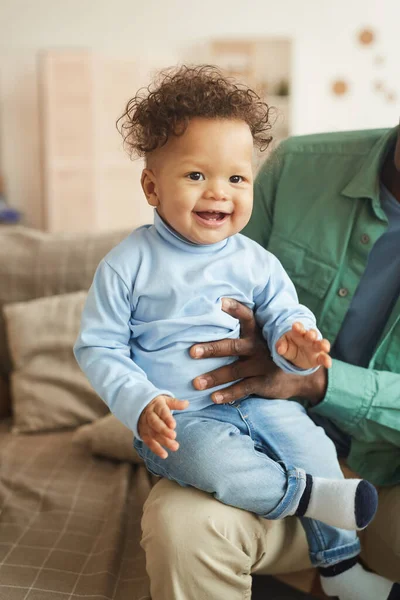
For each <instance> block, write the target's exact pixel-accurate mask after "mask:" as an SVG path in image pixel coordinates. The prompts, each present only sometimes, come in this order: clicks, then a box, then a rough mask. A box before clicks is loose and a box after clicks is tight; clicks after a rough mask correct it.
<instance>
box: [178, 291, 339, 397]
mask: <svg viewBox="0 0 400 600" xmlns="http://www.w3.org/2000/svg"><path fill="white" fill-rule="evenodd" d="M222 308H223V310H224V311H225V312H227V313H228V314H230V315H231V316H232V317H235V318H236V319H239V321H240V335H241V337H240V338H239V339H235V340H232V339H227V340H219V341H217V342H207V343H205V344H195V345H194V346H192V348H191V349H190V355H191V357H192V358H197V359H198V358H210V357H215V356H237V357H239V358H238V360H237V361H236V362H234V363H231V364H230V365H227V366H225V367H221V368H219V369H216V370H215V371H210V372H209V373H205V374H204V375H200V376H199V377H196V379H194V381H193V385H194V387H195V388H196V389H198V390H204V389H208V388H213V387H215V386H217V385H221V384H223V383H229V382H231V381H235V380H236V379H242V381H239V382H238V383H235V384H234V385H231V386H229V387H226V388H224V389H222V390H218V391H217V392H214V393H213V394H212V396H211V397H212V399H213V401H214V402H216V403H217V404H220V403H227V402H232V401H234V400H238V399H239V398H243V397H244V396H248V395H250V394H254V395H257V396H261V397H262V398H282V399H286V398H292V397H294V396H296V397H299V398H306V399H307V400H309V402H311V404H318V402H320V401H321V400H322V399H323V398H324V396H325V392H326V386H327V380H328V379H327V372H326V369H325V368H324V367H321V368H320V369H318V371H316V372H315V373H313V374H311V375H307V376H302V375H288V374H287V373H284V372H283V371H282V370H281V369H279V368H278V367H277V366H276V365H275V363H274V362H273V360H272V359H271V355H270V352H269V350H268V347H267V344H266V342H265V341H264V339H263V338H262V336H261V332H260V330H259V328H258V326H257V323H256V321H255V318H254V315H253V312H252V310H250V309H249V308H247V307H246V306H244V305H243V304H240V302H237V301H236V300H232V299H231V298H223V300H222Z"/></svg>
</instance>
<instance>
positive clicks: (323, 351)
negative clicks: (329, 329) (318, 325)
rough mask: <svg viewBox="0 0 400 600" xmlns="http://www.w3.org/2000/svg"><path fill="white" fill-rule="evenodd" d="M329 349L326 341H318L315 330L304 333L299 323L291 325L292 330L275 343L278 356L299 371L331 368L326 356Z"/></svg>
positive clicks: (304, 330) (329, 359)
mask: <svg viewBox="0 0 400 600" xmlns="http://www.w3.org/2000/svg"><path fill="white" fill-rule="evenodd" d="M330 349H331V345H330V343H329V342H328V340H325V339H323V340H319V339H318V332H317V330H316V329H309V330H308V331H306V329H305V328H304V326H303V325H302V324H301V323H293V325H292V329H291V330H290V331H287V332H286V333H285V334H284V335H283V336H282V337H280V338H279V340H278V341H277V342H276V351H277V352H278V354H279V355H280V356H282V357H283V358H285V359H286V360H288V361H289V362H291V363H292V364H294V365H295V366H296V367H299V368H300V369H314V368H315V367H320V366H321V367H325V368H326V369H329V368H330V367H331V366H332V359H331V357H330V356H329V354H328V352H329V351H330Z"/></svg>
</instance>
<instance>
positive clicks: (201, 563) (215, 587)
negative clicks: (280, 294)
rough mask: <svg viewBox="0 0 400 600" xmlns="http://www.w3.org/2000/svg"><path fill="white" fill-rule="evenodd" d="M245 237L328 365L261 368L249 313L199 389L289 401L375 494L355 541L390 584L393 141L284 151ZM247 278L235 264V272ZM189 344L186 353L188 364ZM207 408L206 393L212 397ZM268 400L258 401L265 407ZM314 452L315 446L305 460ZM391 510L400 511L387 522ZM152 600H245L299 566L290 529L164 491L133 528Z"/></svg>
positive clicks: (299, 541) (399, 281) (399, 536)
mask: <svg viewBox="0 0 400 600" xmlns="http://www.w3.org/2000/svg"><path fill="white" fill-rule="evenodd" d="M245 233H246V234H247V235H249V237H252V238H253V239H255V240H256V241H258V242H259V243H261V244H262V245H263V246H264V247H266V248H268V249H269V250H271V251H272V252H273V253H274V254H275V255H276V256H278V257H279V258H280V260H281V262H282V263H283V266H284V267H285V269H286V270H287V271H288V274H289V276H290V277H291V279H292V280H293V281H294V283H295V285H296V288H297V291H298V294H299V299H300V302H302V303H303V304H306V305H307V306H308V307H309V308H310V309H311V310H312V311H313V312H314V313H315V314H316V317H317V322H318V325H319V328H320V329H321V331H322V333H323V335H324V336H325V337H327V338H328V339H330V340H331V342H332V343H333V353H332V356H333V358H334V360H333V366H332V369H331V370H330V371H329V373H327V372H326V370H325V369H319V371H317V372H316V373H315V374H314V375H311V376H310V377H307V378H300V377H297V376H293V375H290V376H288V375H285V374H283V373H282V372H281V371H279V370H278V369H277V368H276V367H275V366H274V365H273V364H272V363H271V361H270V358H269V357H268V356H267V354H266V351H265V346H264V344H263V343H262V342H260V340H259V337H258V334H257V328H256V325H255V323H254V320H253V318H252V315H251V314H249V311H248V310H247V309H246V308H245V307H242V306H240V305H238V304H237V303H235V302H229V301H227V302H226V310H227V311H228V312H230V313H231V314H232V315H234V316H237V317H238V318H240V319H241V324H242V339H241V340H236V341H235V342H232V341H222V342H215V343H212V344H205V345H203V346H202V348H203V351H204V352H203V354H202V355H200V354H197V358H200V357H203V358H206V357H207V356H210V355H216V354H220V355H227V354H235V355H238V356H240V357H241V359H240V360H239V361H238V362H237V363H234V364H233V365H230V366H228V367H224V368H223V369H221V370H219V371H216V372H214V373H211V374H210V373H208V374H206V375H205V376H203V378H197V381H195V382H194V384H195V386H196V387H201V385H202V382H201V381H200V379H205V380H206V383H205V385H204V384H203V388H204V387H210V388H211V387H214V386H215V385H218V384H220V383H225V382H228V381H234V380H237V379H240V378H243V381H241V382H239V383H237V384H234V385H233V386H232V387H231V388H225V389H224V390H222V391H221V392H220V393H222V394H223V398H222V400H221V401H222V402H230V401H232V400H235V399H239V398H241V397H243V396H245V395H249V394H253V393H254V394H257V395H259V396H260V395H261V396H263V397H266V398H268V397H272V398H282V399H284V398H291V397H297V398H299V399H302V400H303V401H305V402H306V403H307V404H308V405H309V407H310V414H311V415H312V416H313V418H315V420H316V421H317V422H320V423H322V422H323V424H324V426H325V427H326V430H327V432H328V434H329V435H331V437H332V438H333V439H334V441H335V442H336V444H337V447H338V451H339V453H340V454H342V455H343V456H345V457H346V458H347V463H348V465H349V466H350V468H351V469H353V470H354V471H355V472H357V474H358V475H361V476H362V477H365V478H367V479H369V480H370V481H372V482H373V483H375V484H376V485H378V486H384V487H381V488H380V511H379V513H378V516H377V518H376V519H375V521H374V523H373V524H372V525H371V526H370V527H369V528H368V529H367V530H366V532H365V534H364V537H363V540H362V543H363V547H364V553H365V559H366V560H367V563H368V565H369V566H370V567H371V568H372V569H374V570H377V571H378V572H380V573H381V574H382V575H385V576H387V577H389V578H391V579H392V580H396V579H398V573H399V572H400V547H399V540H400V517H399V511H398V508H399V506H400V486H399V483H400V362H399V360H398V353H399V351H400V299H399V293H400V277H399V273H400V132H399V130H398V129H395V130H392V131H388V130H376V131H361V132H347V133H334V134H326V135H314V136H305V137H299V138H293V139H290V140H287V141H286V142H284V143H283V144H282V145H281V146H280V148H279V149H278V151H277V152H276V153H275V155H274V156H273V157H272V158H271V159H270V160H269V161H267V163H266V164H265V165H264V167H263V168H262V170H261V172H260V174H259V176H258V178H257V181H256V184H255V203H254V211H253V216H252V219H251V221H250V223H249V225H248V226H247V228H246V230H245ZM244 268H245V265H244ZM198 349H199V346H197V347H194V348H192V356H193V357H196V350H198ZM213 398H214V400H216V395H214V396H213ZM267 401H268V400H266V402H267ZM310 452H318V448H310ZM396 507H397V510H396ZM143 547H144V549H145V551H146V555H147V568H148V572H149V575H150V579H151V585H152V587H151V590H152V597H153V600H164V599H168V600H171V599H172V598H174V599H177V600H190V599H192V598H193V599H196V600H206V599H214V598H215V599H216V600H217V599H221V598H229V599H230V600H236V599H237V600H239V599H243V598H249V597H250V587H251V573H283V572H288V571H297V570H301V569H302V568H304V567H307V566H309V563H308V559H307V546H306V543H305V539H304V535H303V532H302V530H301V527H300V525H299V522H298V521H297V520H296V519H292V518H288V519H285V520H283V521H275V522H268V521H266V520H263V519H259V518H258V517H256V516H255V515H252V514H250V513H246V512H244V511H239V510H237V509H234V508H232V507H227V506H225V505H222V504H221V503H219V502H217V501H216V500H214V499H213V498H211V497H209V496H207V495H205V494H203V493H201V492H199V491H197V490H194V489H187V488H185V489H184V488H180V487H179V486H177V485H174V484H172V483H171V482H168V481H164V480H162V481H161V482H159V483H158V484H157V485H156V486H155V488H154V489H153V491H152V492H151V494H150V496H149V499H148V501H147V503H146V506H145V511H144V517H143Z"/></svg>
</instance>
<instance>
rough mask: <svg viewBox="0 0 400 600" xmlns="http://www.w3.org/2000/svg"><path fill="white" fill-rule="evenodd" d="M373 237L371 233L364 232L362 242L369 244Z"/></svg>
mask: <svg viewBox="0 0 400 600" xmlns="http://www.w3.org/2000/svg"><path fill="white" fill-rule="evenodd" d="M370 239H371V238H370V237H369V235H368V234H367V233H363V234H362V236H361V243H362V244H369V240H370Z"/></svg>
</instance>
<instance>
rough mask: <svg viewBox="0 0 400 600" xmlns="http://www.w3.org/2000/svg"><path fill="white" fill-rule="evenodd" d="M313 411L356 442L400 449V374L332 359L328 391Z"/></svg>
mask: <svg viewBox="0 0 400 600" xmlns="http://www.w3.org/2000/svg"><path fill="white" fill-rule="evenodd" d="M312 411H313V412H315V413H318V414H320V415H323V416H326V417H328V418H329V419H331V420H332V421H335V422H336V423H337V424H338V425H339V426H340V428H341V429H342V430H343V431H346V432H347V433H349V434H350V435H352V436H353V437H354V438H356V439H358V440H359V441H365V442H372V441H379V442H388V443H390V444H393V445H395V446H398V447H400V375H399V374H398V373H391V372H389V371H377V370H374V369H365V368H364V367H358V366H355V365H350V364H348V363H344V362H342V361H340V360H333V362H332V368H331V369H330V372H329V376H328V382H327V389H326V392H325V395H324V397H323V399H322V401H321V402H320V403H318V404H316V405H315V407H314V408H313V409H312Z"/></svg>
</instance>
